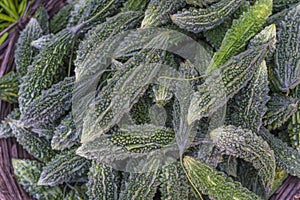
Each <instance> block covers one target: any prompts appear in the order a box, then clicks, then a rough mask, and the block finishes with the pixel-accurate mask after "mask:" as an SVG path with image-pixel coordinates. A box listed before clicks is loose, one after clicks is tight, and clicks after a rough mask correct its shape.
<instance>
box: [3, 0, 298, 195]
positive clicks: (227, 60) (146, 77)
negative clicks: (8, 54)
mask: <svg viewBox="0 0 300 200" xmlns="http://www.w3.org/2000/svg"><path fill="white" fill-rule="evenodd" d="M42 11H43V12H46V11H45V9H44V10H42ZM42 11H40V12H42ZM36 16H38V17H35V18H32V19H31V20H30V21H29V23H28V24H27V26H26V27H25V29H24V30H23V31H22V32H21V33H20V37H19V40H18V43H17V48H16V51H15V63H16V66H17V71H16V72H15V73H10V74H8V75H6V76H4V77H2V78H1V79H0V97H1V98H2V99H4V100H7V101H9V102H17V103H18V104H19V108H16V109H14V110H13V111H12V112H11V114H10V115H9V116H8V117H7V118H6V119H5V120H4V121H2V122H1V126H0V137H1V138H6V137H15V138H16V139H17V141H18V142H19V143H20V144H21V145H22V146H23V147H24V148H25V149H26V150H27V151H28V152H29V153H30V154H31V155H33V156H34V157H35V158H36V160H20V159H13V160H12V163H13V167H14V172H15V175H16V177H17V179H18V181H19V183H20V184H21V185H22V187H23V188H24V189H25V190H26V191H27V192H28V193H29V194H30V195H31V196H32V197H33V198H35V199H43V200H44V199H57V200H61V199H90V200H95V199H103V200H114V199H116V200H117V199H119V200H133V199H137V200H146V199H149V200H152V199H153V198H156V199H169V200H171V199H172V200H183V199H193V200H194V199H222V200H223V199H225V200H227V199H239V200H242V199H243V200H249V199H267V198H269V197H270V195H271V194H272V193H273V192H274V191H275V190H276V189H277V188H278V187H279V186H280V184H281V183H282V181H283V180H284V179H285V178H286V177H287V175H288V174H290V175H293V176H298V177H300V106H299V105H298V102H299V98H300V85H299V83H300V53H299V48H300V45H299V43H300V4H299V0H273V1H272V0H248V1H247V0H127V1H126V0H75V1H72V2H70V3H69V4H67V5H66V6H65V7H64V8H62V9H61V10H60V11H59V12H58V13H57V14H56V15H55V16H54V17H53V18H52V19H50V20H49V19H48V17H47V13H39V14H38V15H36ZM155 28H164V29H165V30H169V32H168V31H167V32H164V34H162V35H160V39H161V40H160V41H163V39H164V37H166V38H169V36H170V35H171V31H170V30H172V31H176V32H179V33H182V34H184V35H187V36H188V37H190V38H193V40H194V41H196V42H197V43H198V45H199V46H200V49H201V52H202V53H201V55H200V57H199V55H198V57H193V56H190V57H193V58H194V60H197V59H198V60H200V63H202V64H201V66H198V65H195V64H194V62H192V60H190V59H186V58H184V57H182V56H179V55H176V54H174V53H172V52H169V51H168V50H167V49H155V48H154V47H153V46H152V47H151V46H150V48H148V49H145V48H143V47H142V46H139V41H140V40H141V41H143V39H145V38H143V37H141V38H139V39H140V40H136V41H134V40H130V41H129V38H130V37H133V38H134V37H136V36H135V35H134V34H133V33H134V32H131V34H129V35H124V36H122V35H120V33H121V34H122V33H125V32H126V31H130V30H136V31H145V30H149V32H147V31H145V32H144V36H145V35H146V36H147V35H148V34H149V35H151V34H153V33H154V34H155V30H156V29H155ZM153 31H154V32H153ZM168 33H170V35H168ZM118 36H119V37H118ZM177 39H178V38H177ZM145 40H146V39H145ZM107 41H108V42H107ZM120 41H121V43H122V44H123V46H122V45H121V46H122V48H123V49H122V50H121V51H123V54H121V53H120V56H115V57H113V58H111V57H109V56H107V55H108V54H109V51H110V50H111V49H114V48H115V46H114V45H115V44H117V43H118V42H120ZM171 43H173V45H174V46H175V47H177V48H179V49H181V45H182V47H183V46H184V45H183V44H181V43H180V41H179V42H178V41H177V40H176V38H175V39H171ZM132 47H134V48H132ZM132 49H133V50H132ZM182 49H183V48H182ZM188 53H190V55H191V54H192V53H193V52H192V51H191V52H188ZM107 63H108V64H107ZM105 64H106V65H105ZM162 65H168V66H169V67H167V69H168V70H166V71H167V72H163V70H162V69H163V68H162V67H161V66H162ZM164 69H165V68H164ZM203 69H204V71H205V72H206V73H205V74H203ZM160 74H161V75H160ZM216 76H217V77H216ZM95 77H96V78H97V81H96V82H95V80H94V78H95ZM157 77H165V79H164V81H161V79H160V80H153V79H155V78H157ZM93 87H94V93H93V92H92V93H89V92H88V90H91V88H92V89H93ZM78 91H79V92H78ZM85 92H86V93H85ZM91 94H92V95H91ZM89 95H90V96H89ZM87 97H89V98H90V99H93V101H89V99H88V98H87ZM90 104H91V105H90ZM221 122H222V123H221ZM91 127H92V128H91ZM169 150H170V152H172V153H174V152H175V154H176V155H175V156H173V160H172V162H166V163H167V164H165V165H163V164H161V165H160V164H157V162H158V161H161V159H160V158H162V157H160V156H165V155H166V154H168V153H166V152H167V151H168V152H169ZM163 151H164V152H165V154H159V153H157V156H156V157H155V156H153V157H152V158H151V159H152V160H150V161H151V162H150V161H149V160H148V162H145V163H143V162H144V161H143V160H142V159H143V158H144V157H143V158H141V159H140V160H139V156H140V155H155V154H154V153H155V152H160V153H161V152H163ZM119 161H122V164H124V163H125V165H124V166H122V167H124V168H123V169H124V170H122V167H120V166H118V162H119ZM139 161H140V162H139ZM143 164H144V165H143ZM137 168H138V170H137V171H134V170H133V169H137ZM144 168H147V170H145V171H143V170H140V169H144Z"/></svg>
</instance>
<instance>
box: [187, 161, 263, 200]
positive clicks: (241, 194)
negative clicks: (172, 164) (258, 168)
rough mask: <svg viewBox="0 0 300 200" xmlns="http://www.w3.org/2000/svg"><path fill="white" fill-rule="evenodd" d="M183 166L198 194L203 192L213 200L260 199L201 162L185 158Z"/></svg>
mask: <svg viewBox="0 0 300 200" xmlns="http://www.w3.org/2000/svg"><path fill="white" fill-rule="evenodd" d="M183 166H184V168H185V171H186V174H187V176H188V177H189V180H190V182H191V183H192V184H193V187H194V189H195V190H196V191H197V192H198V194H200V192H201V193H203V194H206V195H208V196H209V197H210V198H212V199H239V200H248V199H260V198H259V197H258V196H256V195H255V194H254V193H252V192H250V191H249V190H248V189H246V188H244V187H243V186H242V185H241V184H240V183H239V182H235V181H233V180H232V179H231V178H230V177H227V176H226V175H225V174H224V173H222V172H220V171H217V170H216V169H214V168H212V167H210V166H209V165H207V164H206V163H204V162H203V161H201V160H198V159H197V160H196V159H194V158H192V157H189V156H185V157H184V158H183Z"/></svg>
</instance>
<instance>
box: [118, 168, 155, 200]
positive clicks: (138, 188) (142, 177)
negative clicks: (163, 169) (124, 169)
mask: <svg viewBox="0 0 300 200" xmlns="http://www.w3.org/2000/svg"><path fill="white" fill-rule="evenodd" d="M159 173H160V172H159V171H158V170H156V171H153V172H148V173H129V174H126V175H125V176H124V177H125V178H124V183H123V184H122V186H121V192H120V196H119V200H144V199H145V200H148V199H149V200H150V199H153V197H154V195H155V193H156V190H157V188H158V185H159Z"/></svg>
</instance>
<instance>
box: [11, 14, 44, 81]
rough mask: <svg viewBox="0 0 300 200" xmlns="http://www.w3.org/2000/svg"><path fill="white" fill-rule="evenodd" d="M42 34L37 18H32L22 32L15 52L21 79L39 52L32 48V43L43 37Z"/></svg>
mask: <svg viewBox="0 0 300 200" xmlns="http://www.w3.org/2000/svg"><path fill="white" fill-rule="evenodd" d="M42 33H43V30H42V28H41V27H40V25H39V23H38V22H37V20H36V19H35V18H31V19H30V21H29V22H28V24H27V25H26V27H25V29H24V30H23V31H22V32H21V34H20V36H19V39H18V43H17V48H16V51H15V63H16V68H17V71H18V76H19V79H21V78H22V77H23V76H25V75H26V73H27V67H28V66H29V65H30V64H31V63H32V61H33V58H34V56H35V55H36V54H37V50H36V49H35V48H34V47H32V46H31V42H32V41H34V40H36V39H38V38H39V37H41V36H42ZM20 81H21V80H20Z"/></svg>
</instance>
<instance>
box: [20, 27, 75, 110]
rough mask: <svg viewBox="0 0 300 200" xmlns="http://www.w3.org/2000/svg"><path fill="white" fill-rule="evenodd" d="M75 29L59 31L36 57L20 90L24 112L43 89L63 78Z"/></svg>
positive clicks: (21, 108) (21, 105)
mask: <svg viewBox="0 0 300 200" xmlns="http://www.w3.org/2000/svg"><path fill="white" fill-rule="evenodd" d="M74 30H75V29H64V30H62V31H60V32H59V33H57V34H56V35H55V36H54V37H53V39H52V41H51V42H50V43H49V45H48V46H47V47H45V48H44V49H42V51H41V52H40V53H39V54H38V55H37V56H36V57H35V59H34V61H33V63H32V65H31V66H30V67H29V68H28V71H27V74H26V76H24V77H22V80H21V81H22V84H21V85H20V90H19V104H20V110H21V112H22V113H23V112H24V109H26V107H28V106H29V104H30V103H32V101H33V100H34V99H35V98H37V97H38V96H39V95H41V93H42V90H46V89H48V88H49V87H51V85H52V84H54V83H57V82H58V81H59V80H60V79H61V78H60V76H61V74H60V67H61V66H62V64H63V61H64V58H65V57H66V56H67V53H68V52H69V50H70V47H71V44H72V40H73V39H74V37H75V33H74V32H76V30H75V31H74Z"/></svg>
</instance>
